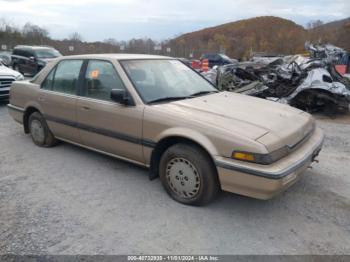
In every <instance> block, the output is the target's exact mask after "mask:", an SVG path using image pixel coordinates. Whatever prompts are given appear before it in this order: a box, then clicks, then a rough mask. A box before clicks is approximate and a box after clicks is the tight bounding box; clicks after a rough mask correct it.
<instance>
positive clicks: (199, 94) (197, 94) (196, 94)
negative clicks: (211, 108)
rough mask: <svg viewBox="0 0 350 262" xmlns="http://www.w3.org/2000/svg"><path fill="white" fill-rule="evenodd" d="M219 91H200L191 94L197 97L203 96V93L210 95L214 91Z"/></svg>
mask: <svg viewBox="0 0 350 262" xmlns="http://www.w3.org/2000/svg"><path fill="white" fill-rule="evenodd" d="M217 92H218V91H214V90H212V91H200V92H197V93H194V94H191V97H195V96H202V95H208V94H212V93H217Z"/></svg>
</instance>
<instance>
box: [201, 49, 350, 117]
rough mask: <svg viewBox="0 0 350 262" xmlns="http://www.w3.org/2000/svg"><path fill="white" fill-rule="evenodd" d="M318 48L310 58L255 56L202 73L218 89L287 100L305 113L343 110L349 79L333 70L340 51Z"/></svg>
mask: <svg viewBox="0 0 350 262" xmlns="http://www.w3.org/2000/svg"><path fill="white" fill-rule="evenodd" d="M332 47H333V46H332ZM316 50H318V49H316ZM321 50H322V52H316V51H315V50H314V51H313V52H314V55H315V57H312V58H307V57H304V56H301V55H294V56H284V57H278V56H276V57H272V58H271V57H259V60H254V61H246V62H240V63H238V64H232V65H225V66H220V67H217V68H213V69H211V70H209V71H208V72H203V73H202V75H203V76H204V77H205V78H206V79H208V80H209V81H211V82H212V83H213V84H214V85H216V86H217V88H218V90H227V91H231V92H237V93H242V94H247V95H252V96H256V97H260V98H265V99H269V100H273V101H276V102H280V103H287V104H290V105H292V106H295V107H297V108H299V109H302V110H305V111H308V112H316V111H322V112H324V113H326V114H331V115H334V114H337V113H346V112H348V111H349V102H350V81H349V79H348V78H346V77H344V76H342V75H341V74H339V73H338V72H337V70H336V65H335V63H334V61H336V60H337V57H340V56H341V54H340V53H339V49H336V48H335V47H333V48H331V49H326V50H325V49H324V48H323V49H321ZM336 51H337V52H336ZM319 57H323V58H319Z"/></svg>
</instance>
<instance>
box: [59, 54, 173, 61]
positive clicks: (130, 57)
mask: <svg viewBox="0 0 350 262" xmlns="http://www.w3.org/2000/svg"><path fill="white" fill-rule="evenodd" d="M58 59H59V60H66V59H116V60H138V59H140V60H142V59H176V58H173V57H168V56H160V55H143V54H87V55H71V56H63V57H60V58H58Z"/></svg>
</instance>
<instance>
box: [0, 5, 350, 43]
mask: <svg viewBox="0 0 350 262" xmlns="http://www.w3.org/2000/svg"><path fill="white" fill-rule="evenodd" d="M263 15H274V16H280V17H283V18H287V19H291V20H293V21H295V22H296V23H299V24H301V25H305V24H306V23H307V22H309V21H310V20H315V19H321V20H322V21H325V22H328V21H333V20H338V19H342V18H346V17H349V16H350V1H349V0H333V1H323V0H317V1H315V0H314V1H301V0H284V1H277V0H275V1H273V0H263V1H260V0H188V1H186V0H0V18H5V19H6V20H8V21H10V22H11V23H13V24H15V25H19V26H22V25H23V24H25V23H26V22H31V23H34V24H37V25H40V26H43V27H45V28H46V29H48V30H49V32H50V35H51V36H52V37H53V38H57V39H62V38H65V37H67V36H68V35H69V34H71V33H73V32H75V31H76V32H79V33H80V34H81V35H82V36H83V38H84V40H88V41H94V40H104V39H106V38H115V39H117V40H128V39H131V38H138V37H146V36H148V37H151V38H154V39H157V40H163V39H166V38H170V37H173V36H174V35H178V34H180V33H186V32H191V31H194V30H198V29H202V28H204V27H209V26H215V25H219V24H222V23H227V22H231V21H236V20H239V19H244V18H250V17H255V16H263Z"/></svg>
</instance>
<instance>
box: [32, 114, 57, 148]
mask: <svg viewBox="0 0 350 262" xmlns="http://www.w3.org/2000/svg"><path fill="white" fill-rule="evenodd" d="M33 125H41V128H42V130H40V131H43V133H42V135H43V136H42V139H38V137H37V136H36V135H35V134H34V133H35V131H36V130H35V129H34V128H35V127H34V126H33ZM28 127H29V132H30V135H31V137H32V140H33V142H34V144H36V145H37V146H40V147H52V146H54V145H56V144H57V139H56V138H55V137H54V135H53V134H52V132H51V131H50V129H49V127H48V125H47V123H46V121H45V119H44V117H43V116H42V115H41V114H40V113H39V112H34V113H32V114H31V115H30V116H29V121H28ZM40 131H39V132H40Z"/></svg>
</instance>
